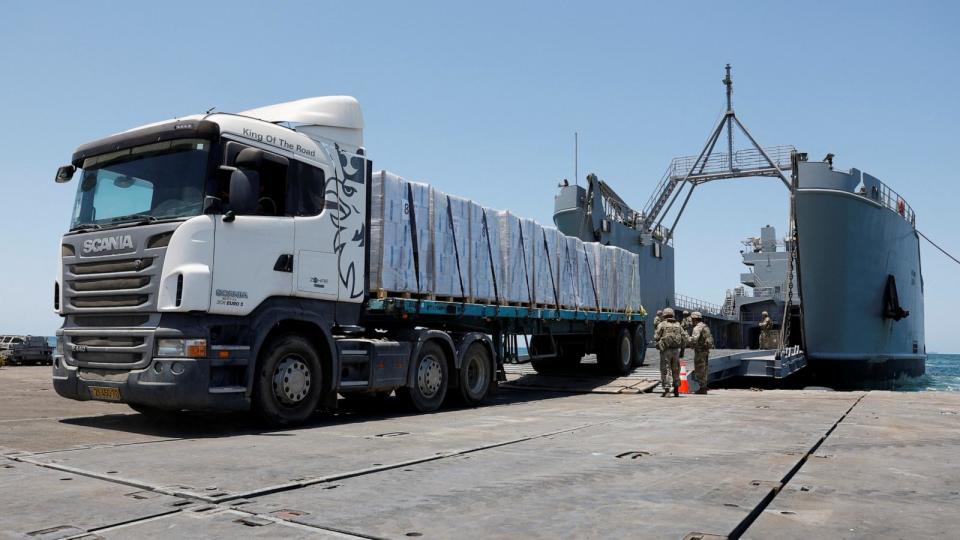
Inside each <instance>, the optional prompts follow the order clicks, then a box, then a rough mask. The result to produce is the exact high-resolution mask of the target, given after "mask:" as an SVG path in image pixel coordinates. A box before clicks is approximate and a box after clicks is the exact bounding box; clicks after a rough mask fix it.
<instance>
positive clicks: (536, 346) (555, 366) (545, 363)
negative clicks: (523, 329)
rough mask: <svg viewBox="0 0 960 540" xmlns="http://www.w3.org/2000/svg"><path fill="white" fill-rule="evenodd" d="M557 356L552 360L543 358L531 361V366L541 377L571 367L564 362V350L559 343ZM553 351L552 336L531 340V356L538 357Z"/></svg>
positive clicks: (540, 336) (535, 337)
mask: <svg viewBox="0 0 960 540" xmlns="http://www.w3.org/2000/svg"><path fill="white" fill-rule="evenodd" d="M556 346H557V351H556V352H557V355H556V356H554V357H551V358H541V359H539V360H530V365H531V366H532V367H533V370H534V371H536V372H537V373H539V374H540V375H550V374H553V373H557V372H560V371H563V370H564V369H565V368H569V367H570V366H569V365H568V364H567V363H566V362H565V361H564V356H563V349H562V348H561V347H560V344H559V343H557V344H556ZM552 350H553V347H551V345H550V336H546V335H539V336H533V337H532V338H530V355H531V356H537V355H540V354H544V353H548V352H551V351H552Z"/></svg>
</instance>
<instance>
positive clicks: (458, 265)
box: [447, 195, 467, 298]
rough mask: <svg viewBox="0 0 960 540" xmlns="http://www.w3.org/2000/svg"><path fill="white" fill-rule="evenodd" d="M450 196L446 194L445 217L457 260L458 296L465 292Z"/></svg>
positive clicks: (462, 295)
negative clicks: (448, 224) (448, 221)
mask: <svg viewBox="0 0 960 540" xmlns="http://www.w3.org/2000/svg"><path fill="white" fill-rule="evenodd" d="M452 204H453V203H452V202H451V201H450V196H449V195H447V219H448V220H450V234H451V235H452V236H453V256H454V258H455V259H456V261H457V277H458V278H459V279H460V296H461V297H463V298H466V297H467V292H466V291H464V290H463V273H461V272H460V248H459V247H458V246H457V228H456V227H455V226H454V223H453V209H452V208H451V206H452Z"/></svg>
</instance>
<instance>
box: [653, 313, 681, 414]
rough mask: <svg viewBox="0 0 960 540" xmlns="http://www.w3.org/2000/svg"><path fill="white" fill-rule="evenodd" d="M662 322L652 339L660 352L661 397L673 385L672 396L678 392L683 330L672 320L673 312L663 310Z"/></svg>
mask: <svg viewBox="0 0 960 540" xmlns="http://www.w3.org/2000/svg"><path fill="white" fill-rule="evenodd" d="M663 316H664V320H663V321H662V322H661V323H660V324H659V325H658V326H657V331H656V332H655V333H654V335H653V339H654V341H655V342H656V344H657V349H659V350H660V384H661V386H662V387H663V394H662V395H663V396H666V395H667V391H668V388H669V387H670V383H671V382H672V383H673V395H675V396H676V395H679V391H680V346H681V345H682V344H683V342H684V341H685V340H684V337H683V328H681V327H680V323H678V322H677V321H676V320H674V318H673V310H672V309H669V308H668V309H665V310H663Z"/></svg>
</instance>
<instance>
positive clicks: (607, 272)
mask: <svg viewBox="0 0 960 540" xmlns="http://www.w3.org/2000/svg"><path fill="white" fill-rule="evenodd" d="M619 251H620V248H615V247H611V246H600V270H601V273H602V275H603V279H602V280H601V281H602V282H603V287H602V288H601V289H600V307H601V308H603V309H604V310H605V311H616V310H617V286H618V279H617V272H616V271H615V269H616V264H617V253H618V252H619Z"/></svg>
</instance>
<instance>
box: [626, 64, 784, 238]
mask: <svg viewBox="0 0 960 540" xmlns="http://www.w3.org/2000/svg"><path fill="white" fill-rule="evenodd" d="M725 69H726V77H724V79H723V84H724V86H726V89H727V110H726V111H725V112H724V114H723V117H721V119H720V121H719V122H718V123H717V125H716V127H715V128H714V129H713V131H712V132H711V133H710V137H709V138H708V139H707V142H706V144H704V146H703V150H702V151H701V152H700V154H699V155H697V156H685V157H678V158H674V159H673V160H672V161H671V162H670V166H669V167H667V170H666V172H665V173H664V175H663V177H662V178H661V180H660V183H659V184H658V185H657V187H656V189H655V190H654V192H653V195H651V197H650V199H649V200H648V201H647V204H646V206H644V209H643V212H642V219H643V223H644V225H645V227H646V228H647V229H649V230H664V231H665V232H666V235H667V239H669V238H670V237H672V236H673V230H674V228H675V227H676V226H677V223H678V222H679V221H680V216H681V215H683V211H684V210H685V209H686V207H687V203H688V202H690V196H691V195H692V194H693V191H694V189H695V188H696V187H697V186H699V185H700V184H704V183H707V182H712V181H714V180H724V179H730V178H744V177H750V176H768V177H774V178H779V179H780V181H781V182H783V184H784V186H786V187H787V189H790V187H791V184H790V181H789V180H788V179H787V176H786V175H785V174H784V173H785V172H787V171H790V169H791V157H790V156H791V154H792V153H794V152H795V151H796V149H795V148H794V147H793V146H789V145H784V146H774V147H768V148H764V147H761V146H760V144H759V143H757V141H756V139H754V138H753V135H751V134H750V131H749V130H748V129H747V128H746V126H744V125H743V123H741V122H740V120H739V119H738V118H737V115H736V113H735V112H734V110H733V79H732V78H731V77H730V64H727V65H726V68H725ZM734 128H736V129H737V130H739V131H740V132H741V133H742V134H743V135H745V136H746V138H747V140H748V141H749V143H750V146H749V147H747V148H744V149H741V150H737V151H734V149H733V146H734V144H733V143H734ZM724 135H726V136H725V137H724ZM722 138H725V139H726V141H725V142H726V152H715V150H716V148H717V143H718V142H720V141H721V139H722ZM688 188H689V189H688ZM684 192H686V195H684ZM681 197H683V203H682V204H681V206H680V209H679V211H677V214H676V216H675V217H674V220H673V224H672V225H671V226H670V227H669V228H666V229H663V228H662V225H661V224H662V222H663V220H664V218H665V217H666V216H667V215H668V214H669V212H670V210H671V208H672V207H673V205H674V203H675V202H677V200H679V199H680V198H681Z"/></svg>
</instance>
